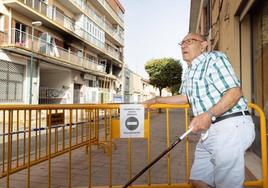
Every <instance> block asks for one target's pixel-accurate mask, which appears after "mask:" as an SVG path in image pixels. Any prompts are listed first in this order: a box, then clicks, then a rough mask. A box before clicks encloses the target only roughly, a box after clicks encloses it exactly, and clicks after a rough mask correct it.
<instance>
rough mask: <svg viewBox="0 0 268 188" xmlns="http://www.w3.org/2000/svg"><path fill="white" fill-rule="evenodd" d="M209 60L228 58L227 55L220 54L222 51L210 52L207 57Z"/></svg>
mask: <svg viewBox="0 0 268 188" xmlns="http://www.w3.org/2000/svg"><path fill="white" fill-rule="evenodd" d="M207 57H208V58H212V59H217V58H227V56H226V55H225V53H223V52H220V51H216V50H215V51H210V52H208V55H207Z"/></svg>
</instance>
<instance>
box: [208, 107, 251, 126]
mask: <svg viewBox="0 0 268 188" xmlns="http://www.w3.org/2000/svg"><path fill="white" fill-rule="evenodd" d="M244 114H245V115H250V113H249V111H248V110H247V111H244ZM244 114H243V112H235V113H232V114H228V115H225V116H220V117H217V118H216V120H215V121H213V122H212V123H217V122H219V121H222V120H224V119H227V118H231V117H236V116H242V115H244Z"/></svg>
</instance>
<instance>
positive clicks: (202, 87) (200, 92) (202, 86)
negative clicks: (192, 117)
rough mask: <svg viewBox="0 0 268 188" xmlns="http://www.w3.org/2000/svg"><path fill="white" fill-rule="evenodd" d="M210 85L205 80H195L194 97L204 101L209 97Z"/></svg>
mask: <svg viewBox="0 0 268 188" xmlns="http://www.w3.org/2000/svg"><path fill="white" fill-rule="evenodd" d="M207 87H208V83H206V81H205V80H204V79H201V80H199V79H193V88H192V89H193V96H194V97H197V98H199V99H202V98H203V97H205V96H206V95H207V89H208V88H207Z"/></svg>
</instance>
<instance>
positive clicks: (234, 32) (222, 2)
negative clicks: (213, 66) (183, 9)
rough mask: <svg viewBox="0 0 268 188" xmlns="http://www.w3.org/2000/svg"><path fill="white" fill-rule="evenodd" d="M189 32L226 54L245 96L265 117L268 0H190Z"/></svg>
mask: <svg viewBox="0 0 268 188" xmlns="http://www.w3.org/2000/svg"><path fill="white" fill-rule="evenodd" d="M189 31H190V32H197V33H201V34H203V35H206V36H207V38H208V41H209V50H220V51H223V52H225V53H226V54H227V56H228V57H229V58H230V61H231V63H232V65H233V67H234V69H235V72H236V74H237V75H238V77H239V78H240V81H241V86H242V90H243V93H244V95H245V96H246V98H247V99H248V101H249V102H253V103H256V104H257V105H259V106H260V107H261V108H262V109H264V111H265V113H266V117H268V74H267V72H268V1H267V0H249V1H248V0H232V1H231V0H192V1H191V13H190V29H189Z"/></svg>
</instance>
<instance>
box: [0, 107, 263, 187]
mask: <svg viewBox="0 0 268 188" xmlns="http://www.w3.org/2000/svg"><path fill="white" fill-rule="evenodd" d="M249 107H250V108H252V109H254V110H255V112H257V113H258V114H259V117H260V126H261V127H260V130H261V144H262V146H261V150H262V164H261V166H262V178H261V179H259V180H253V181H246V182H245V185H246V186H248V187H254V186H255V187H263V188H268V177H267V176H268V174H267V173H268V172H267V143H266V139H267V138H266V127H265V126H266V122H265V116H264V113H263V111H262V110H261V109H260V108H259V107H258V106H256V105H254V104H249ZM158 108H161V109H163V110H164V111H165V113H162V114H161V115H160V114H158V113H157V112H156V110H155V109H158ZM188 108H189V106H188V105H164V104H161V105H160V104H156V105H153V106H151V107H150V109H147V112H146V121H145V130H146V131H147V132H145V137H146V138H145V139H130V138H129V139H118V137H119V123H118V118H119V112H118V111H119V105H82V104H81V105H50V106H49V105H30V106H27V105H21V106H20V105H19V106H17V105H8V106H1V107H0V149H1V150H2V152H1V154H0V178H1V179H0V187H14V186H16V183H14V180H13V177H14V176H15V177H16V175H17V172H21V171H23V170H26V174H27V175H26V179H24V184H23V186H21V187H36V186H38V184H35V182H33V181H32V180H33V177H34V175H36V174H35V168H34V167H35V166H38V165H42V164H43V162H47V163H46V165H45V166H46V167H47V168H46V169H47V171H46V174H47V176H45V178H43V179H42V180H40V181H41V182H40V183H44V182H45V183H46V185H47V187H53V185H55V181H56V180H57V179H56V180H55V178H54V176H55V174H54V170H55V169H54V168H56V167H55V166H57V163H61V165H63V164H62V163H64V161H65V160H67V162H68V164H67V165H65V166H66V168H65V171H66V172H67V174H66V177H65V176H64V179H65V180H66V182H65V183H64V186H68V187H94V186H106V187H120V186H119V185H123V184H124V183H126V182H127V181H128V180H129V179H131V177H133V176H134V175H135V173H137V171H138V170H139V169H142V167H144V166H145V165H146V164H149V163H150V162H151V160H152V159H153V158H154V155H158V154H159V153H161V150H162V149H165V148H167V147H169V146H170V143H171V142H172V140H174V137H175V136H178V135H180V134H181V133H183V132H184V131H186V130H187V129H188V123H189V119H190V118H189V116H188V111H189V109H188ZM179 114H180V117H181V118H179ZM160 116H161V117H160ZM183 117H184V118H183ZM159 118H165V121H164V123H163V124H161V123H162V122H161V121H160V119H159ZM156 124H157V126H156ZM164 124H165V125H164ZM174 125H175V126H174ZM179 129H180V131H181V132H179V131H178V130H179ZM157 132H158V133H161V134H159V135H161V137H160V136H157V137H156V136H155V133H157ZM157 135H158V134H157ZM197 137H198V136H197V135H191V136H189V137H187V138H186V139H185V140H184V141H183V142H182V143H181V144H180V145H178V146H177V148H178V149H177V150H176V152H171V153H170V154H168V155H167V156H166V161H165V159H164V158H163V159H162V160H161V161H159V164H157V165H156V166H157V167H152V169H150V170H148V172H147V175H146V177H145V176H142V177H141V178H140V179H138V180H137V182H135V183H134V184H133V185H132V187H191V185H190V184H189V183H188V178H189V174H190V167H191V162H192V159H193V153H192V151H193V150H194V146H195V143H196V141H197ZM126 141H127V142H126ZM125 143H126V145H125ZM155 143H156V144H158V145H155ZM183 144H184V145H183ZM182 145H183V147H182ZM96 146H97V147H96ZM114 146H116V147H114ZM82 147H85V148H86V152H83V155H79V156H77V155H76V152H78V151H79V150H77V149H79V148H82ZM98 148H101V149H103V150H101V151H104V152H101V153H100V152H99V150H98ZM113 148H116V149H115V150H113ZM158 148H160V149H159V150H158ZM181 148H184V150H181ZM106 151H107V153H106ZM66 154H67V155H66ZM87 154H88V155H87ZM125 154H126V155H125ZM82 157H83V159H84V160H86V162H87V163H86V164H87V165H86V166H83V168H81V171H82V170H83V169H85V170H86V174H85V178H84V179H83V183H82V184H76V181H75V179H76V178H77V177H78V175H77V176H74V174H75V173H77V172H76V171H75V170H76V168H78V167H79V164H77V162H75V161H77V159H79V158H82ZM137 159H138V160H137ZM55 160H57V162H55ZM58 161H60V162H58ZM137 161H138V162H137ZM80 163H81V162H80ZM98 163H101V165H100V164H98ZM174 164H175V166H174ZM156 168H157V169H156ZM181 169H183V172H182V171H181ZM101 170H103V172H100V173H99V171H101ZM39 173H40V172H39ZM62 173H63V172H62ZM159 173H160V174H161V177H157V176H156V175H155V174H159ZM100 174H101V175H100ZM177 176H182V177H180V178H177ZM39 179H40V177H39ZM178 179H179V180H180V181H179V180H178ZM119 180H121V181H119ZM81 181H82V180H81ZM116 185H117V186H116ZM16 187H20V186H16Z"/></svg>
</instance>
